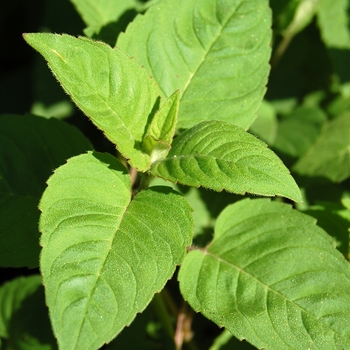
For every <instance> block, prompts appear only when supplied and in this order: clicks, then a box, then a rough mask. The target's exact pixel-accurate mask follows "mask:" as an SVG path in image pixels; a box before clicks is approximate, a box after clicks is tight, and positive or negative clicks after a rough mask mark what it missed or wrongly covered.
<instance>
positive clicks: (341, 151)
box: [293, 113, 350, 182]
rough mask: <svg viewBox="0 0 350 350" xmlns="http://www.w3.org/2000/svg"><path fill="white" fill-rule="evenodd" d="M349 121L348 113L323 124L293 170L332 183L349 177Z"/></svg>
mask: <svg viewBox="0 0 350 350" xmlns="http://www.w3.org/2000/svg"><path fill="white" fill-rule="evenodd" d="M349 120H350V119H349V113H343V114H342V115H340V116H339V117H337V118H336V119H334V120H332V121H330V122H329V123H328V124H325V125H324V127H323V129H322V131H321V133H320V135H319V137H318V138H317V139H316V141H315V143H314V144H313V145H312V146H311V147H310V148H309V149H308V150H307V151H306V153H305V154H304V155H303V156H302V157H301V158H300V159H299V161H298V162H297V163H296V164H295V165H294V167H293V170H294V171H296V172H297V173H299V174H302V175H306V176H323V177H326V178H328V179H330V180H331V181H333V182H341V181H343V180H345V179H347V178H348V177H349V176H350V141H349V135H350V122H349Z"/></svg>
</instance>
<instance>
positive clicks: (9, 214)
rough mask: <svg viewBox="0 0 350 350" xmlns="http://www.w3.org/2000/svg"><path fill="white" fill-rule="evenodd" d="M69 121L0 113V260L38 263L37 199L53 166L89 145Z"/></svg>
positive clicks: (10, 263)
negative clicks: (0, 114)
mask: <svg viewBox="0 0 350 350" xmlns="http://www.w3.org/2000/svg"><path fill="white" fill-rule="evenodd" d="M91 149H92V146H91V144H90V142H89V141H88V140H87V139H86V138H85V137H84V136H83V135H82V134H81V133H80V132H79V131H78V130H77V129H76V128H75V127H73V126H70V125H68V124H66V123H63V122H61V121H59V120H56V119H49V120H46V119H43V118H39V117H35V116H32V115H26V116H19V115H2V116H0V265H1V266H9V267H21V266H29V267H37V266H38V264H39V248H40V247H39V231H38V221H39V214H40V213H39V210H38V203H39V200H40V197H41V195H42V193H43V192H44V189H45V183H46V180H47V179H48V177H49V176H50V175H51V174H52V171H53V169H55V168H57V167H58V166H60V165H62V164H63V163H64V162H65V161H66V159H67V158H69V157H72V156H74V155H77V154H80V153H84V152H86V151H87V150H91Z"/></svg>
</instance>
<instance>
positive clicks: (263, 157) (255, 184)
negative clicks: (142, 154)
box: [151, 121, 301, 201]
mask: <svg viewBox="0 0 350 350" xmlns="http://www.w3.org/2000/svg"><path fill="white" fill-rule="evenodd" d="M151 174H152V175H154V176H159V177H162V178H164V179H166V180H170V181H173V182H179V183H181V184H183V185H188V186H195V187H199V186H203V187H207V188H211V189H213V190H215V191H221V190H226V191H228V192H233V193H238V194H244V193H245V192H249V193H254V194H259V195H265V196H275V195H280V196H285V197H288V198H291V199H293V200H294V201H301V195H300V191H299V189H298V186H297V185H296V183H295V181H294V179H293V178H292V176H291V175H290V173H289V171H288V169H287V168H286V167H285V166H284V165H283V163H282V161H281V160H280V159H279V158H278V157H277V156H276V155H275V154H274V153H273V152H272V151H271V150H269V149H268V148H267V146H266V144H265V143H263V142H262V141H260V140H258V139H257V138H255V137H254V136H252V135H250V134H248V133H247V132H245V131H244V130H243V129H242V128H240V127H238V126H235V125H232V124H229V123H225V122H217V121H207V122H202V123H200V124H198V125H196V126H194V127H193V128H191V129H188V130H186V131H185V132H184V133H182V134H181V135H180V136H178V137H177V138H176V139H175V141H174V142H173V145H172V148H171V150H170V152H169V154H168V156H167V158H165V159H163V160H160V161H157V162H155V163H154V164H153V165H152V167H151Z"/></svg>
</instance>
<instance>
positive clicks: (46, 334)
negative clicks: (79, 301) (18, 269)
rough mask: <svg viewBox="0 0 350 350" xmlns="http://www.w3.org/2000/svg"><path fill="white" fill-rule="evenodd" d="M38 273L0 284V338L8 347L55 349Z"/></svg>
mask: <svg viewBox="0 0 350 350" xmlns="http://www.w3.org/2000/svg"><path fill="white" fill-rule="evenodd" d="M47 311H48V310H47V307H46V305H45V297H44V288H43V287H42V285H41V276H38V275H33V276H30V277H19V278H17V279H14V280H13V281H10V282H7V283H5V284H4V285H2V286H1V287H0V337H2V338H5V339H6V343H7V344H11V345H10V346H11V347H9V349H10V348H11V349H38V350H50V349H57V345H56V342H55V339H54V337H53V334H52V331H51V325H50V320H49V317H48V314H47Z"/></svg>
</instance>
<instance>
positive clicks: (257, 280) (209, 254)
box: [201, 247, 345, 343]
mask: <svg viewBox="0 0 350 350" xmlns="http://www.w3.org/2000/svg"><path fill="white" fill-rule="evenodd" d="M287 248H291V247H287ZM307 248H310V249H311V248H312V247H307ZM279 250H280V249H279ZM315 250H316V249H315ZM317 251H318V252H319V250H317ZM201 252H202V253H203V254H204V255H208V256H210V257H212V258H214V259H216V260H218V261H219V262H220V263H223V264H225V265H228V266H230V267H233V268H235V269H236V270H237V271H238V272H239V273H243V274H245V275H246V276H248V277H249V278H251V279H252V280H255V281H256V282H257V283H258V284H260V285H262V286H264V287H265V288H266V289H267V290H269V291H270V292H271V293H275V294H277V295H278V296H279V297H280V298H282V300H285V301H288V302H289V303H291V304H293V305H294V306H295V307H296V308H297V309H299V310H300V311H301V312H305V313H306V314H307V315H309V317H311V318H313V319H314V320H315V321H316V322H317V323H319V324H322V325H323V326H325V327H327V328H328V329H329V330H331V331H332V332H333V333H335V334H337V335H338V336H340V337H341V338H343V339H345V336H344V335H343V334H341V333H339V332H338V331H336V330H335V329H333V328H331V327H330V326H329V325H328V324H327V323H323V322H321V321H320V319H319V318H317V317H316V316H315V315H313V314H311V313H310V311H309V310H306V309H305V308H303V307H302V306H300V305H298V304H297V303H295V302H294V301H293V300H290V299H288V298H287V297H286V296H285V295H283V294H281V293H280V292H279V291H278V290H275V289H273V288H271V287H270V286H269V285H267V284H265V283H263V282H262V281H261V280H259V279H258V278H257V277H255V276H253V275H251V274H250V273H248V272H247V271H245V270H244V269H243V268H241V267H239V266H237V265H235V264H233V263H231V262H229V261H227V260H224V259H223V258H221V257H220V256H218V255H215V254H213V253H211V252H209V251H208V250H201ZM270 253H272V252H270ZM327 253H328V251H327ZM312 271H315V272H320V270H309V271H305V272H312ZM268 310H269V309H268V308H266V311H268ZM240 314H241V315H242V316H243V317H244V318H246V317H245V316H244V315H243V314H242V313H241V312H240ZM277 334H279V333H277ZM307 334H309V333H308V332H307ZM281 340H282V341H283V339H282V338H281ZM313 343H314V342H313Z"/></svg>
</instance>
